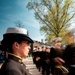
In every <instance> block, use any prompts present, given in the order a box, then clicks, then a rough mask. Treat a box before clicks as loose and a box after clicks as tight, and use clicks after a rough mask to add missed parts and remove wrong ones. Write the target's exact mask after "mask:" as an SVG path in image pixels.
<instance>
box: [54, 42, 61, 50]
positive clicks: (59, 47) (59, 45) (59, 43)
mask: <svg viewBox="0 0 75 75" xmlns="http://www.w3.org/2000/svg"><path fill="white" fill-rule="evenodd" d="M61 44H62V43H61V42H60V41H58V42H54V47H55V48H57V49H61Z"/></svg>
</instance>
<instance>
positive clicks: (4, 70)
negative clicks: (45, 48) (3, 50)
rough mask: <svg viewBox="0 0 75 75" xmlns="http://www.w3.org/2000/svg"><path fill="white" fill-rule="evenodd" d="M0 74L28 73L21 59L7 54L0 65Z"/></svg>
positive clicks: (21, 74)
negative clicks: (6, 57)
mask: <svg viewBox="0 0 75 75" xmlns="http://www.w3.org/2000/svg"><path fill="white" fill-rule="evenodd" d="M0 75H30V74H29V72H28V70H27V69H26V66H25V64H24V63H23V62H22V59H20V58H18V57H17V56H14V55H8V59H7V60H6V61H5V63H4V64H3V65H2V67H1V73H0Z"/></svg>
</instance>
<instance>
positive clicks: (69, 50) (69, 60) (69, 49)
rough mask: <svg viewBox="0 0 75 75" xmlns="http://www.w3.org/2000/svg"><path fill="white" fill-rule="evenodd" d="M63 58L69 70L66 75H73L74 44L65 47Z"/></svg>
mask: <svg viewBox="0 0 75 75" xmlns="http://www.w3.org/2000/svg"><path fill="white" fill-rule="evenodd" d="M63 56H64V60H65V64H66V66H67V68H68V69H69V73H68V75H75V43H71V44H69V45H67V46H66V48H65V50H64V53H63Z"/></svg>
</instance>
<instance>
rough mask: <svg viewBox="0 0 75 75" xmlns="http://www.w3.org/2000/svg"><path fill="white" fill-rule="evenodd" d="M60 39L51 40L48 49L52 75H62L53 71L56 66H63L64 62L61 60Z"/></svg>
mask: <svg viewBox="0 0 75 75" xmlns="http://www.w3.org/2000/svg"><path fill="white" fill-rule="evenodd" d="M62 57H63V51H62V38H60V37H56V38H54V39H53V40H52V47H51V48H50V60H51V73H52V75H62V74H58V73H59V72H58V71H55V69H57V67H58V66H61V65H63V63H65V61H64V60H63V59H62Z"/></svg>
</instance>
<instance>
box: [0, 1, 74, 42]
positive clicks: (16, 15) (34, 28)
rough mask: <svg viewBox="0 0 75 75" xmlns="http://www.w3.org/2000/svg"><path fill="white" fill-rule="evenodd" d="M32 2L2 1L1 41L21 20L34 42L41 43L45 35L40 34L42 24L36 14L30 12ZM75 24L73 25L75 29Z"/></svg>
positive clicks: (0, 4)
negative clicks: (10, 28)
mask: <svg viewBox="0 0 75 75" xmlns="http://www.w3.org/2000/svg"><path fill="white" fill-rule="evenodd" d="M28 1H30V0H0V40H2V38H3V34H4V33H5V32H6V29H7V28H8V27H15V26H16V24H15V23H14V22H16V21H18V20H20V21H21V22H23V25H24V28H26V29H27V30H28V31H29V35H30V37H31V38H32V39H33V40H37V41H41V39H44V35H41V33H40V30H39V29H40V24H39V22H38V21H37V20H36V19H35V17H34V12H33V11H29V10H28V9H27V8H26V5H27V3H28ZM74 27H75V24H72V25H71V28H74Z"/></svg>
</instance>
